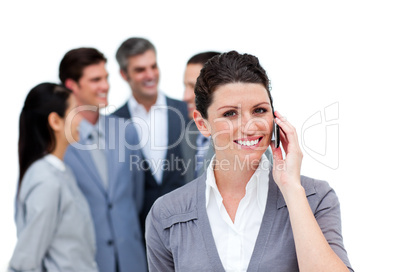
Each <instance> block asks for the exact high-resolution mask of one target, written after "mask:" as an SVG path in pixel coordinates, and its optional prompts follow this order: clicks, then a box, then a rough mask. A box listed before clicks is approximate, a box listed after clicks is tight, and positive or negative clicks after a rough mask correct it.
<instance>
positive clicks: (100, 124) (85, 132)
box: [80, 114, 106, 141]
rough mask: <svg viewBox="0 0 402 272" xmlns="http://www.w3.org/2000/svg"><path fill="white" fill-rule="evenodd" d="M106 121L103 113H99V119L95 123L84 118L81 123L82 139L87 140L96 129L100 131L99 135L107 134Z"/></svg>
mask: <svg viewBox="0 0 402 272" xmlns="http://www.w3.org/2000/svg"><path fill="white" fill-rule="evenodd" d="M105 122H106V118H105V116H104V115H103V114H99V118H98V121H97V122H96V123H95V124H94V125H93V124H91V123H90V122H88V120H86V119H85V118H83V119H82V120H81V123H80V139H81V140H83V141H85V140H87V139H88V138H89V137H90V135H91V134H92V132H93V130H94V129H96V130H97V131H98V133H99V137H103V136H104V135H105Z"/></svg>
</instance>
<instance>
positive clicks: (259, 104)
mask: <svg viewBox="0 0 402 272" xmlns="http://www.w3.org/2000/svg"><path fill="white" fill-rule="evenodd" d="M263 104H267V105H268V106H271V104H270V103H268V102H261V103H258V104H257V105H255V106H254V107H253V108H256V107H259V106H261V105H263Z"/></svg>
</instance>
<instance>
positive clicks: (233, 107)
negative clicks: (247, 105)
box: [218, 105, 241, 110]
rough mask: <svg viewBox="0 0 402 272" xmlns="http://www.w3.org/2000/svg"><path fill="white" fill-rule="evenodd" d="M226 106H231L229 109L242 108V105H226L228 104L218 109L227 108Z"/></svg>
mask: <svg viewBox="0 0 402 272" xmlns="http://www.w3.org/2000/svg"><path fill="white" fill-rule="evenodd" d="M225 108H229V109H238V108H241V107H239V106H231V105H226V106H222V107H219V108H218V110H221V109H225Z"/></svg>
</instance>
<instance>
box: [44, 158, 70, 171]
mask: <svg viewBox="0 0 402 272" xmlns="http://www.w3.org/2000/svg"><path fill="white" fill-rule="evenodd" d="M44 159H45V161H47V162H48V163H50V164H51V165H53V166H54V167H55V168H56V169H58V170H59V171H60V172H64V171H66V165H65V164H64V162H63V161H62V160H60V159H59V158H57V157H56V156H55V155H53V154H47V155H46V156H45V157H44Z"/></svg>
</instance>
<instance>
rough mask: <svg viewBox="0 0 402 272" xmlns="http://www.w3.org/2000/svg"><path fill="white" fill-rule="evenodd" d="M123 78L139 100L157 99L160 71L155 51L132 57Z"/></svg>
mask: <svg viewBox="0 0 402 272" xmlns="http://www.w3.org/2000/svg"><path fill="white" fill-rule="evenodd" d="M122 76H123V78H124V79H125V80H126V81H127V82H128V84H129V85H130V88H131V91H132V93H133V96H134V97H135V98H136V99H137V100H141V99H152V98H156V97H157V95H158V83H159V69H158V64H157V63H156V54H155V52H154V51H153V50H148V51H146V52H145V53H143V54H141V55H136V56H132V57H130V58H129V59H128V64H127V71H123V72H122Z"/></svg>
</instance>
